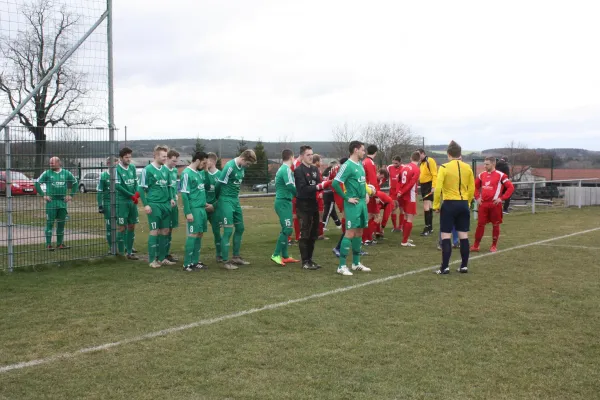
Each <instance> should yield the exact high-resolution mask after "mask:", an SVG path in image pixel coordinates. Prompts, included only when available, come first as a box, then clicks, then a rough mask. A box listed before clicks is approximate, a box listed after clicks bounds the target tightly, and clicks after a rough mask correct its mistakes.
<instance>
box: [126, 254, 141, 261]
mask: <svg viewBox="0 0 600 400" xmlns="http://www.w3.org/2000/svg"><path fill="white" fill-rule="evenodd" d="M127 259H128V260H134V261H135V260H139V259H140V258H139V257H138V256H136V255H133V254H127Z"/></svg>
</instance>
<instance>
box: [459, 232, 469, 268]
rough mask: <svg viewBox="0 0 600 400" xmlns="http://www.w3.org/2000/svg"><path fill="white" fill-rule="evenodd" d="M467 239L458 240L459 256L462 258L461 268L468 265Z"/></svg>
mask: <svg viewBox="0 0 600 400" xmlns="http://www.w3.org/2000/svg"><path fill="white" fill-rule="evenodd" d="M470 251H471V250H470V248H469V239H460V256H461V257H462V264H461V265H460V266H461V267H466V266H467V265H468V264H469V253H470Z"/></svg>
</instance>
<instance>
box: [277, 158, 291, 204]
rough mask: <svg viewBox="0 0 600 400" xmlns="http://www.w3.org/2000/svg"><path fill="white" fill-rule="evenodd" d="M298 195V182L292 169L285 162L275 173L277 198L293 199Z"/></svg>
mask: <svg viewBox="0 0 600 400" xmlns="http://www.w3.org/2000/svg"><path fill="white" fill-rule="evenodd" d="M294 196H296V182H295V181H294V175H293V174H292V169H291V168H290V167H289V166H287V165H286V164H283V165H282V166H281V167H279V169H278V170H277V174H275V198H276V199H279V200H292V199H293V198H294Z"/></svg>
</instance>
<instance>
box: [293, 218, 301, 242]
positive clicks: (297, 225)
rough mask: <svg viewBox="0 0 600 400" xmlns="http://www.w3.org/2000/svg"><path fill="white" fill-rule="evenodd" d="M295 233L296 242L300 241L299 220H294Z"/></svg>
mask: <svg viewBox="0 0 600 400" xmlns="http://www.w3.org/2000/svg"><path fill="white" fill-rule="evenodd" d="M294 233H295V234H296V242H297V241H298V240H300V221H299V220H298V218H295V219H294Z"/></svg>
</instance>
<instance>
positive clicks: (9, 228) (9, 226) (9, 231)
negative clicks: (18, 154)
mask: <svg viewBox="0 0 600 400" xmlns="http://www.w3.org/2000/svg"><path fill="white" fill-rule="evenodd" d="M10 147H11V146H10V128H9V127H8V126H7V127H5V128H4V152H5V153H6V244H7V250H8V272H12V271H13V266H14V250H13V218H12V217H13V215H12V211H13V210H12V179H11V177H10V170H11V168H12V166H11V154H10Z"/></svg>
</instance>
